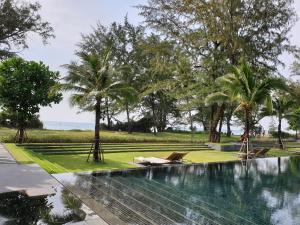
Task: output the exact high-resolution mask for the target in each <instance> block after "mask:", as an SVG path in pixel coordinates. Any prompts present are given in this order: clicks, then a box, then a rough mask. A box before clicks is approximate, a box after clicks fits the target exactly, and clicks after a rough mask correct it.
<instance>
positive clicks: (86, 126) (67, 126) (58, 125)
mask: <svg viewBox="0 0 300 225" xmlns="http://www.w3.org/2000/svg"><path fill="white" fill-rule="evenodd" d="M42 122H43V128H44V129H47V130H94V128H95V125H94V123H89V122H65V121H42ZM187 127H188V126H176V127H175V128H174V129H178V130H186V131H188V129H187ZM197 131H203V129H202V128H201V127H197ZM222 132H224V133H225V132H226V130H225V129H222ZM232 132H233V134H234V135H240V134H241V133H242V130H241V129H236V127H233V128H232Z"/></svg>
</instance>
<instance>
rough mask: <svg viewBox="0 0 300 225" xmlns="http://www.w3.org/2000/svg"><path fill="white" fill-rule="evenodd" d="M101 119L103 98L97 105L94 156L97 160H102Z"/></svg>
mask: <svg viewBox="0 0 300 225" xmlns="http://www.w3.org/2000/svg"><path fill="white" fill-rule="evenodd" d="M100 119H101V100H97V102H96V105H95V136H94V152H93V158H94V161H95V162H98V161H99V160H101V154H100V155H99V150H100Z"/></svg>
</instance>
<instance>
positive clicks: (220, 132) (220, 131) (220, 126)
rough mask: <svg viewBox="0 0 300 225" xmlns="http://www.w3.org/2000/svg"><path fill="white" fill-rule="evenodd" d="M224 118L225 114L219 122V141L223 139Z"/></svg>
mask: <svg viewBox="0 0 300 225" xmlns="http://www.w3.org/2000/svg"><path fill="white" fill-rule="evenodd" d="M223 119H224V115H222V116H221V117H220V123H219V132H218V142H220V141H221V134H222V126H223Z"/></svg>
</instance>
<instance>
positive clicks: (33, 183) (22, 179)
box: [0, 144, 108, 225]
mask: <svg viewBox="0 0 300 225" xmlns="http://www.w3.org/2000/svg"><path fill="white" fill-rule="evenodd" d="M60 185H61V184H60V183H59V182H58V181H57V180H56V179H54V178H53V177H52V176H51V175H50V174H48V173H47V172H46V171H44V170H43V169H42V168H41V167H40V166H39V165H38V164H24V165H21V164H18V163H17V162H16V161H15V159H14V158H13V157H12V156H11V155H10V153H9V152H8V151H7V150H6V148H5V147H4V145H2V144H0V194H2V193H7V192H13V191H19V192H22V193H25V194H26V195H28V196H30V197H34V196H45V195H51V194H55V193H56V192H55V188H56V187H58V186H60ZM84 210H85V211H86V213H87V217H86V219H85V221H81V222H77V223H74V225H96V224H97V225H108V224H107V223H106V222H105V221H104V220H102V219H101V218H100V217H99V216H97V215H96V214H95V212H93V211H92V210H91V209H89V208H88V207H87V206H86V205H84Z"/></svg>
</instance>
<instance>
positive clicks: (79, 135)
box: [0, 128, 239, 143]
mask: <svg viewBox="0 0 300 225" xmlns="http://www.w3.org/2000/svg"><path fill="white" fill-rule="evenodd" d="M15 134H16V130H14V129H8V128H1V129H0V141H1V142H5V143H13V142H14V137H15ZM93 134H94V133H93V131H80V130H76V131H74V130H73V131H72V130H71V131H63V130H29V129H28V130H27V135H28V140H27V142H30V143H90V142H91V141H92V139H93ZM100 136H101V140H102V142H106V143H137V142H139V143H141V142H168V143H170V142H174V143H178V142H184V143H188V142H206V141H207V140H208V135H207V134H206V133H196V134H195V135H194V137H193V138H192V139H191V134H190V133H174V132H163V133H158V134H157V135H154V134H151V133H137V132H136V133H132V134H128V133H127V132H115V131H101V133H100ZM238 139H239V137H238V136H233V137H231V138H228V137H226V136H224V137H222V139H221V140H222V142H230V141H236V140H238Z"/></svg>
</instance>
